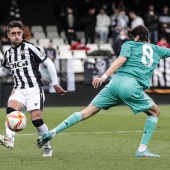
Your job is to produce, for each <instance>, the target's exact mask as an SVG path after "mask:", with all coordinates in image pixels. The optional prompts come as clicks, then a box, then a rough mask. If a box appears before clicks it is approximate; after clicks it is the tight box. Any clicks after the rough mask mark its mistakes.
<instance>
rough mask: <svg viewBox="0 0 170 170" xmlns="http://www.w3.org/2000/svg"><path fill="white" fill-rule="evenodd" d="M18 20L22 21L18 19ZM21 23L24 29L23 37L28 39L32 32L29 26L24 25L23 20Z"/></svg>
mask: <svg viewBox="0 0 170 170" xmlns="http://www.w3.org/2000/svg"><path fill="white" fill-rule="evenodd" d="M20 22H22V21H20ZM22 25H23V30H24V37H23V38H24V39H26V40H30V39H31V38H32V34H31V31H30V29H29V27H28V26H27V25H25V24H24V23H23V22H22Z"/></svg>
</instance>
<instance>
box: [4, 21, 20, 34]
mask: <svg viewBox="0 0 170 170" xmlns="http://www.w3.org/2000/svg"><path fill="white" fill-rule="evenodd" d="M13 27H19V28H21V30H23V25H22V22H20V21H11V22H10V23H9V24H8V26H7V32H9V30H10V28H13Z"/></svg>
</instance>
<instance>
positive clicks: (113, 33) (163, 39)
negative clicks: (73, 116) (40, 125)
mask: <svg viewBox="0 0 170 170" xmlns="http://www.w3.org/2000/svg"><path fill="white" fill-rule="evenodd" d="M169 6H170V1H168V0H157V1H153V0H147V1H143V0H81V1H80V0H48V1H47V0H29V1H26V0H25V1H23V0H1V1H0V11H1V15H0V60H3V57H4V53H5V51H6V50H7V49H8V48H9V47H10V42H9V39H8V38H7V36H6V27H7V24H8V23H9V22H10V21H12V20H19V21H22V23H23V25H24V38H25V39H27V40H29V41H30V42H32V43H34V44H35V45H38V46H39V48H40V49H41V51H43V52H44V53H46V55H47V56H48V57H49V58H51V60H52V61H53V62H54V64H55V66H56V70H57V73H58V77H59V83H60V85H61V86H62V87H63V88H64V89H66V90H68V92H69V93H68V94H67V95H66V96H63V97H62V98H61V97H59V96H57V95H55V94H54V90H53V87H52V85H51V79H50V76H49V74H48V70H47V69H46V68H45V66H44V65H43V64H41V65H40V71H41V74H42V82H43V83H44V90H45V92H46V101H47V105H48V106H65V105H66V106H70V105H74V106H76V105H86V104H88V103H89V102H90V100H91V99H92V98H93V97H94V96H95V95H96V94H97V92H98V91H99V90H100V89H98V90H93V88H92V87H91V81H92V79H93V78H95V77H99V76H101V75H102V74H103V73H104V72H105V70H106V69H107V68H108V67H109V66H110V64H111V63H112V62H113V61H114V60H115V59H116V58H117V57H118V56H119V53H120V49H121V45H122V44H123V43H124V42H125V41H127V37H126V33H127V30H128V29H130V28H133V27H134V26H137V25H139V24H142V25H145V26H146V27H147V28H148V29H149V31H150V35H149V38H150V42H151V43H153V44H157V45H159V46H164V47H166V48H170V44H169V43H170V12H169ZM169 70H170V59H168V58H167V59H163V60H161V62H160V64H159V65H158V67H157V68H156V69H155V72H154V75H153V78H152V81H151V89H150V90H149V91H147V92H148V93H150V95H151V96H152V97H153V98H154V100H156V102H158V103H168V102H169V98H170V71H169ZM107 82H108V81H107ZM107 82H106V83H107ZM12 85H13V77H12V76H11V75H10V74H9V75H7V76H6V77H3V78H0V86H1V87H0V103H1V107H5V106H6V102H7V99H8V96H9V94H10V92H11V89H12ZM4 89H5V90H4ZM56 100H57V102H56Z"/></svg>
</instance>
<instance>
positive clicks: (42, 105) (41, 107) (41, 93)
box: [39, 87, 44, 111]
mask: <svg viewBox="0 0 170 170" xmlns="http://www.w3.org/2000/svg"><path fill="white" fill-rule="evenodd" d="M39 89H40V110H41V111H42V110H43V107H44V102H43V97H44V96H43V90H42V88H41V87H39Z"/></svg>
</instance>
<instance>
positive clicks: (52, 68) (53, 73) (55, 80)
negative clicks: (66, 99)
mask: <svg viewBox="0 0 170 170" xmlns="http://www.w3.org/2000/svg"><path fill="white" fill-rule="evenodd" d="M43 64H44V65H45V66H46V67H47V69H48V72H49V74H50V77H51V80H52V84H53V87H54V89H55V91H56V93H58V94H60V95H64V94H65V93H66V92H67V91H65V90H63V88H62V87H61V86H60V85H58V77H57V72H56V68H55V65H54V63H53V62H52V61H51V59H49V58H46V60H45V61H44V62H43Z"/></svg>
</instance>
